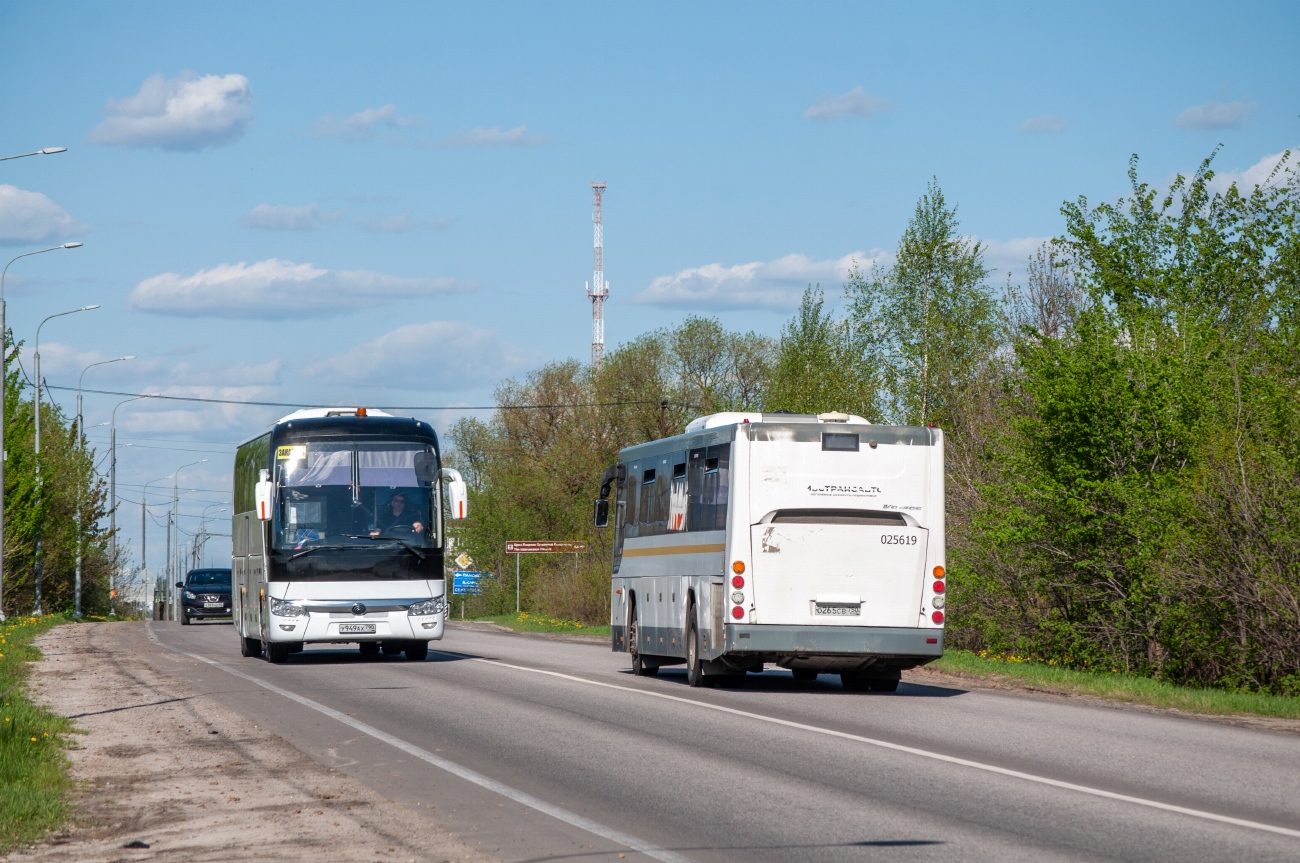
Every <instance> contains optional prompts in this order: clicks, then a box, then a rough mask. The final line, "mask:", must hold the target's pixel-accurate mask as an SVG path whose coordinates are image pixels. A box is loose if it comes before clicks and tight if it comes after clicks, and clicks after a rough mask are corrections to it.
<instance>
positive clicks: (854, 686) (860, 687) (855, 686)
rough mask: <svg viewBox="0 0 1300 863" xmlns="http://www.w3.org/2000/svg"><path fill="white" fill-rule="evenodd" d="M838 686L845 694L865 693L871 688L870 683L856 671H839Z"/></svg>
mask: <svg viewBox="0 0 1300 863" xmlns="http://www.w3.org/2000/svg"><path fill="white" fill-rule="evenodd" d="M840 684H841V685H842V686H843V687H844V691H845V692H867V691H868V690H869V689H870V687H871V681H870V680H869V679H868V678H867V677H866V675H864V674H862V673H861V672H858V671H841V672H840Z"/></svg>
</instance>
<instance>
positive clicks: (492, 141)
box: [438, 125, 551, 147]
mask: <svg viewBox="0 0 1300 863" xmlns="http://www.w3.org/2000/svg"><path fill="white" fill-rule="evenodd" d="M550 140H551V139H550V137H549V136H548V135H530V134H529V133H528V126H527V125H521V126H515V127H514V128H513V129H502V128H501V127H500V126H493V127H492V128H490V129H487V128H482V127H475V128H473V129H462V130H460V131H458V132H457V133H456V134H454V135H452V136H451V137H450V138H444V139H443V140H441V141H439V142H438V146H439V147H537V146H540V145H542V144H545V143H547V142H548V141H550Z"/></svg>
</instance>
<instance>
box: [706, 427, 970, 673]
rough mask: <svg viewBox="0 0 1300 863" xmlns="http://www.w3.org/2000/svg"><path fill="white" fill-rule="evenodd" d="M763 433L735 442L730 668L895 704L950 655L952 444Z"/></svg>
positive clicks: (905, 437) (912, 433)
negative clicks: (825, 682) (947, 512)
mask: <svg viewBox="0 0 1300 863" xmlns="http://www.w3.org/2000/svg"><path fill="white" fill-rule="evenodd" d="M747 419H748V418H747ZM753 419H754V420H757V421H744V422H742V423H740V424H739V425H738V429H737V434H736V448H735V456H734V461H733V486H732V502H733V507H732V517H733V521H732V523H731V524H729V526H728V527H729V530H728V548H727V552H726V553H727V557H726V561H727V567H726V572H725V577H726V579H727V584H726V593H727V600H728V601H727V603H726V612H725V614H726V622H727V627H726V640H725V645H723V648H724V650H723V652H724V655H725V658H726V659H727V660H728V662H729V664H739V665H744V664H746V662H747V660H758V661H767V662H773V663H775V664H777V665H780V666H782V667H785V668H789V669H791V670H793V671H794V672H795V674H796V676H804V677H811V676H813V675H815V674H817V673H822V672H830V673H838V674H841V675H842V677H843V680H844V682H845V685H846V686H847V687H850V688H862V689H872V690H883V691H892V690H893V689H894V688H895V687H896V686H897V681H898V679H899V675H900V672H901V671H902V670H904V669H907V668H912V667H915V666H917V665H921V664H924V663H926V662H930V661H932V660H933V659H936V658H937V657H939V656H940V655H941V654H942V652H943V621H944V598H945V579H944V574H945V571H944V566H945V559H944V470H943V433H942V431H940V430H939V429H936V428H922V427H902V426H881V425H872V424H869V423H867V422H866V421H865V420H864V419H862V418H861V417H855V416H848V415H845V414H822V415H820V416H816V417H815V416H788V417H783V416H780V415H774V414H764V415H756V416H754V417H753ZM746 511H747V512H746ZM742 514H744V516H745V517H744V518H743V520H742V518H741V516H742Z"/></svg>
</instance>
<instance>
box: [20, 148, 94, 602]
mask: <svg viewBox="0 0 1300 863" xmlns="http://www.w3.org/2000/svg"><path fill="white" fill-rule="evenodd" d="M24 155H28V156H30V155H36V154H34V153H25V154H24ZM9 158H21V157H19V156H10V157H9ZM79 248H81V243H64V244H63V245H61V246H51V247H50V248H48V249H37V250H36V251H34V252H24V253H22V254H21V255H16V256H15V257H13V258H12V259H10V261H9V263H8V264H5V268H4V269H3V270H0V620H4V619H5V613H4V551H3V549H4V530H5V496H4V489H5V457H6V456H7V455H8V453H7V451H6V450H5V448H4V439H5V437H6V435H5V429H6V428H8V426H6V425H5V390H6V389H7V388H8V382H9V330H8V329H6V328H5V276H7V275H9V266H10V264H12V263H13V262H14V261H16V260H18V259H19V258H27V257H31V256H32V255H42V254H44V253H46V252H58V251H61V250H63V249H79Z"/></svg>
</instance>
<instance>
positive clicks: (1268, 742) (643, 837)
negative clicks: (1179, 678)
mask: <svg viewBox="0 0 1300 863" xmlns="http://www.w3.org/2000/svg"><path fill="white" fill-rule="evenodd" d="M151 627H152V631H153V633H154V634H155V636H156V638H157V641H158V643H159V644H160V646H169V647H172V648H175V649H178V650H181V651H185V652H187V653H189V654H191V656H192V657H193V659H194V661H192V662H186V663H182V664H180V667H182V668H183V669H184V672H183V673H185V674H187V675H190V676H188V677H186V680H187V682H189V683H190V684H191V685H193V686H197V687H199V688H200V689H201V690H202V691H204V692H207V693H211V694H212V695H213V697H215V698H218V699H220V700H221V702H222V703H224V704H225V705H227V706H228V707H231V708H233V709H235V710H236V711H238V712H240V713H242V714H244V715H246V716H248V717H249V718H251V719H253V720H254V721H255V722H257V723H258V724H259V725H260V726H261V727H264V728H268V729H269V730H271V731H273V732H274V733H276V734H279V735H280V736H281V737H283V738H284V740H285V741H286V742H287V743H289V744H292V745H294V746H296V747H298V748H300V749H302V750H304V751H306V752H307V753H309V754H310V755H312V756H313V757H314V758H316V759H318V760H319V761H321V762H323V763H325V764H327V765H329V766H331V767H333V768H335V769H337V770H340V771H343V772H345V773H347V774H349V775H352V776H354V777H356V778H358V779H360V780H361V781H363V782H366V783H367V784H370V785H371V786H372V787H374V788H375V789H376V790H378V791H379V792H380V793H381V794H383V795H385V796H387V797H388V798H389V799H393V800H399V801H401V802H403V803H405V804H407V805H409V806H412V807H417V808H420V809H427V810H428V811H429V812H430V817H431V818H433V819H435V820H436V822H437V823H438V824H439V825H441V826H443V827H444V828H446V829H449V830H451V831H453V832H455V833H457V834H458V835H460V836H461V837H462V838H464V839H465V840H466V841H468V842H470V843H471V844H473V845H476V846H478V847H480V848H482V849H484V850H486V851H488V852H490V853H493V854H495V855H498V856H500V857H501V858H502V859H504V860H511V861H524V860H542V859H551V860H555V859H561V860H563V859H569V860H581V861H597V860H619V859H627V860H649V859H659V860H663V861H669V863H673V861H681V860H690V861H699V863H705V861H722V860H729V861H828V863H829V861H837V863H838V861H866V860H872V861H874V860H888V861H894V860H899V861H912V860H961V861H971V860H997V861H1009V860H1026V861H1036V863H1041V861H1054V860H1133V861H1144V863H1146V861H1161V860H1168V861H1180V863H1184V861H1196V860H1206V861H1222V860H1234V861H1265V860H1291V861H1294V860H1300V737H1297V736H1295V735H1289V734H1281V733H1274V732H1269V731H1260V730H1253V729H1245V728H1237V727H1232V726H1228V725H1222V724H1217V723H1211V722H1205V721H1200V720H1195V719H1187V718H1180V717H1177V716H1166V715H1153V714H1149V713H1143V712H1139V711H1132V710H1122V709H1113V708H1107V707H1095V706H1087V705H1081V704H1078V703H1074V702H1071V701H1068V700H1064V699H1061V700H1056V699H1045V698H1033V697H1025V696H1020V695H1016V694H1014V693H1000V692H989V691H965V690H961V689H949V688H940V687H934V686H921V685H915V684H909V683H907V682H906V681H905V682H904V683H903V685H902V686H900V687H899V691H898V692H897V693H895V694H866V693H863V694H856V693H848V692H844V691H843V690H841V689H840V687H839V683H838V678H837V677H832V676H829V675H823V676H822V677H821V678H820V679H819V680H818V681H817V682H816V683H812V684H800V683H796V682H795V681H794V680H793V679H792V678H791V676H790V674H789V673H788V672H784V671H769V672H767V673H765V674H762V675H751V676H750V677H749V680H748V683H747V686H746V687H745V688H744V689H738V690H732V689H728V690H721V689H712V690H693V689H690V688H688V687H687V686H686V682H685V674H684V672H683V671H681V670H679V669H671V668H666V669H664V670H663V671H662V672H661V674H660V676H659V677H658V678H636V677H632V676H631V674H630V673H629V670H628V662H627V657H626V655H624V654H615V653H611V652H610V651H609V650H608V648H607V647H599V646H594V645H587V644H573V643H565V642H556V641H548V640H541V639H536V638H529V637H524V636H516V635H509V634H497V633H485V632H477V631H468V630H463V629H449V630H448V635H447V637H446V638H445V639H444V640H443V641H442V642H440V643H435V645H434V647H435V648H437V651H438V652H436V653H431V654H430V657H429V659H428V661H426V662H420V663H410V662H406V661H405V660H404V659H403V658H401V657H385V658H383V659H380V660H377V661H371V662H364V661H362V660H361V658H360V656H359V654H358V653H357V651H356V650H328V649H325V648H321V647H314V648H309V649H308V650H306V651H304V652H303V653H301V654H298V655H296V656H294V657H292V658H291V659H290V661H289V662H288V663H287V664H285V665H281V666H273V665H270V664H268V663H266V662H264V661H262V660H255V659H243V658H241V657H240V656H239V651H238V646H237V642H236V638H235V635H234V632H233V631H232V629H231V628H230V627H229V626H226V625H204V626H190V627H186V628H184V629H182V628H181V627H180V626H178V625H175V624H159V623H154V624H151ZM170 667H171V668H172V669H173V670H172V672H171V673H177V672H176V671H175V668H176V667H177V664H176V663H170ZM259 829H260V828H259ZM1279 831H1280V832H1279ZM638 849H639V850H638Z"/></svg>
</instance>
